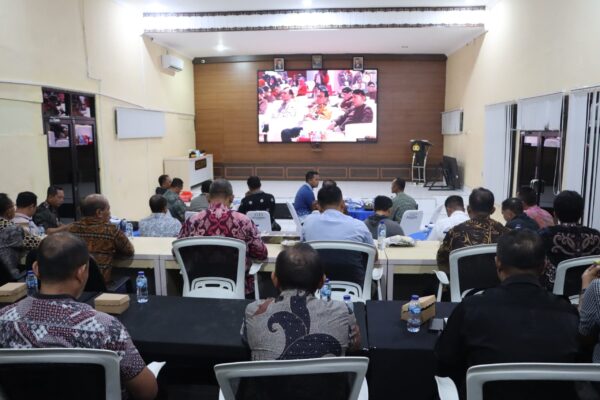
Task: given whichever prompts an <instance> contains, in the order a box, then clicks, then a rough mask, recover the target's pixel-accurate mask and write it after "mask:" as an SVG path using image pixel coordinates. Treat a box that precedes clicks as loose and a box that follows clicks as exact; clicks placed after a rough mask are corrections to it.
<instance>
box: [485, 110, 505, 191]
mask: <svg viewBox="0 0 600 400" xmlns="http://www.w3.org/2000/svg"><path fill="white" fill-rule="evenodd" d="M509 114H510V104H507V103H502V104H493V105H488V106H486V107H485V138H484V148H483V151H484V153H483V185H484V187H486V188H487V189H489V190H491V191H492V193H494V198H495V200H496V203H500V202H501V201H502V200H504V199H506V198H507V197H508V196H509V194H510V193H509V190H510V169H511V168H510V167H511V164H512V157H511V140H510V134H511V132H510V126H509V117H510V115H509Z"/></svg>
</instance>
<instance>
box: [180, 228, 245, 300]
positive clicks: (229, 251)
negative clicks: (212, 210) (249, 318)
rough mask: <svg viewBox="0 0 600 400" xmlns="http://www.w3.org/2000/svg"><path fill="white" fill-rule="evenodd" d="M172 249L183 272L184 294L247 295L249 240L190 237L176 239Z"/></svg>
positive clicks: (224, 296)
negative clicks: (247, 247) (246, 241)
mask: <svg viewBox="0 0 600 400" xmlns="http://www.w3.org/2000/svg"><path fill="white" fill-rule="evenodd" d="M173 253H174V254H175V259H176V260H177V264H178V265H179V268H180V269H181V274H182V275H183V294H182V295H183V296H184V297H205V298H220V299H243V298H245V292H244V283H245V279H244V275H245V273H246V243H244V242H242V241H241V240H238V239H233V238H227V237H221V236H203V237H191V238H184V239H178V240H175V241H174V242H173ZM190 281H191V282H190Z"/></svg>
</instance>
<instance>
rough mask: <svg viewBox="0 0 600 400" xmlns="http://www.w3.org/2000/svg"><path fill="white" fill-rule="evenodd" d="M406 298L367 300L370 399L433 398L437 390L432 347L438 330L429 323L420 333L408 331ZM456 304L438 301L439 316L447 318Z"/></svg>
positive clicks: (422, 327) (437, 310)
mask: <svg viewBox="0 0 600 400" xmlns="http://www.w3.org/2000/svg"><path fill="white" fill-rule="evenodd" d="M404 303H406V301H368V302H367V326H368V335H369V345H370V349H369V358H370V361H369V376H368V379H369V398H370V399H372V400H378V399H399V398H403V399H428V400H429V399H432V398H434V395H435V394H436V393H437V389H436V385H435V381H434V379H433V376H434V374H435V360H434V356H433V348H434V346H435V342H436V340H437V337H438V335H437V333H434V332H429V331H428V326H429V324H428V323H426V324H424V325H422V326H421V331H420V332H419V333H410V332H408V331H407V330H406V322H405V321H402V320H400V309H401V307H402V304H404ZM455 306H456V304H452V303H437V304H436V317H438V318H442V317H448V316H449V315H450V313H451V312H452V310H453V309H454V307H455Z"/></svg>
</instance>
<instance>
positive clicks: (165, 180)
mask: <svg viewBox="0 0 600 400" xmlns="http://www.w3.org/2000/svg"><path fill="white" fill-rule="evenodd" d="M172 182H173V180H172V179H171V177H170V176H169V175H161V176H159V177H158V187H157V188H156V190H155V191H154V192H155V194H165V193H166V192H167V190H169V188H170V187H171V183H172Z"/></svg>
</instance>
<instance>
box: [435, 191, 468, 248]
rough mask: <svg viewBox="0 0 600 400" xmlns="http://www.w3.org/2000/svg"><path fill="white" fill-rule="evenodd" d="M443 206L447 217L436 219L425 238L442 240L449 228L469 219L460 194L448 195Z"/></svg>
mask: <svg viewBox="0 0 600 400" xmlns="http://www.w3.org/2000/svg"><path fill="white" fill-rule="evenodd" d="M444 207H446V213H447V214H448V218H443V219H440V220H438V221H436V223H435V225H434V227H433V230H432V231H431V233H430V234H429V237H428V238H427V240H443V239H444V237H445V236H446V233H447V232H448V231H449V230H450V229H451V228H453V227H455V226H456V225H458V224H462V223H463V222H465V221H467V220H468V219H469V214H467V213H466V212H465V205H464V202H463V199H462V197H460V196H449V197H448V198H447V199H446V201H445V202H444Z"/></svg>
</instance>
